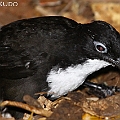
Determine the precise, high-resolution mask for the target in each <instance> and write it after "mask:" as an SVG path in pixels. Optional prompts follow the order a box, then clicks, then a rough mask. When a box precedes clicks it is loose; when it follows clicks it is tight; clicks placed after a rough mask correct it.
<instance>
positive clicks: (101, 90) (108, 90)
mask: <svg viewBox="0 0 120 120" xmlns="http://www.w3.org/2000/svg"><path fill="white" fill-rule="evenodd" d="M83 85H84V86H85V87H88V88H90V90H89V92H90V93H92V94H94V95H95V96H97V97H99V98H105V97H108V96H111V95H113V94H115V92H120V87H117V86H107V85H105V84H96V83H92V82H90V81H85V83H84V84H83Z"/></svg>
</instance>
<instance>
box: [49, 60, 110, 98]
mask: <svg viewBox="0 0 120 120" xmlns="http://www.w3.org/2000/svg"><path fill="white" fill-rule="evenodd" d="M108 65H110V63H108V62H105V61H103V60H97V59H93V60H92V59H88V60H86V61H85V62H84V63H83V64H78V65H75V66H70V67H67V68H66V69H64V70H63V69H62V68H59V69H58V70H55V69H52V70H51V71H50V73H49V74H48V77H47V82H48V86H49V87H50V90H49V91H48V94H51V95H52V96H51V97H53V98H58V97H60V96H62V95H65V94H67V93H68V92H69V91H72V90H74V89H76V88H77V87H79V86H80V85H82V84H83V82H84V81H85V79H86V78H87V76H88V75H90V74H91V73H93V72H95V71H97V70H99V69H101V68H103V67H106V66H108Z"/></svg>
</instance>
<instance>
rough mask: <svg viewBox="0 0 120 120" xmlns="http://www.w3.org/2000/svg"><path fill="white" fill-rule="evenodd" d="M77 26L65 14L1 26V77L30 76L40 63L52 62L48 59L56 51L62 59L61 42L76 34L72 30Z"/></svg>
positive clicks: (63, 45) (62, 45)
mask: <svg viewBox="0 0 120 120" xmlns="http://www.w3.org/2000/svg"><path fill="white" fill-rule="evenodd" d="M77 25H78V24H77V23H76V22H75V21H73V20H70V19H67V18H64V17H41V18H33V19H26V20H19V21H16V22H13V23H10V24H8V25H5V26H3V27H2V28H1V30H0V72H1V75H0V77H3V78H6V77H7V78H15V79H16V78H22V77H27V76H30V75H32V74H34V72H35V70H36V69H37V67H39V66H40V65H41V64H43V63H44V64H45V63H46V62H47V61H49V62H55V59H53V58H51V56H52V55H53V56H54V55H55V51H56V53H57V54H56V55H58V56H60V57H62V58H65V57H64V56H65V55H63V54H66V53H65V52H67V50H66V51H65V50H64V49H66V48H65V44H64V43H66V41H68V43H69V40H70V39H73V38H74V37H75V35H73V34H74V33H75V32H73V31H74V29H76V26H77ZM69 36H70V37H69ZM66 37H67V38H66ZM62 51H64V52H62ZM56 55H55V56H56ZM69 56H70V55H69ZM59 60H60V59H59ZM62 60H63V59H62ZM50 64H51V65H53V64H54V63H50ZM48 66H49V65H48Z"/></svg>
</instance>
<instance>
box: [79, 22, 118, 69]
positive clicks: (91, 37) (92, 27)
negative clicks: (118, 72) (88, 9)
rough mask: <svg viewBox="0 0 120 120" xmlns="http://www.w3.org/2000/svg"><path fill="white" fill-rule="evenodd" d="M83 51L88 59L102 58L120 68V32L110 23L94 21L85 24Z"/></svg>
mask: <svg viewBox="0 0 120 120" xmlns="http://www.w3.org/2000/svg"><path fill="white" fill-rule="evenodd" d="M80 26H83V27H82V29H81V33H82V34H83V39H82V42H81V43H82V45H81V48H82V51H83V54H84V57H85V58H86V59H100V60H104V61H106V62H109V63H110V64H112V65H113V66H116V67H118V68H120V33H119V32H117V31H116V30H115V28H114V27H112V26H111V25H110V24H108V23H106V22H103V21H94V22H92V23H89V24H83V25H81V24H80Z"/></svg>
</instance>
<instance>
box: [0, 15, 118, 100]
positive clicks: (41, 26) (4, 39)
mask: <svg viewBox="0 0 120 120" xmlns="http://www.w3.org/2000/svg"><path fill="white" fill-rule="evenodd" d="M96 41H97V42H96ZM119 58H120V34H119V33H118V32H117V31H116V30H115V29H114V28H113V27H112V26H111V25H110V24H108V23H106V22H104V21H94V22H92V23H88V24H79V23H77V22H75V21H73V20H71V19H68V18H65V17H61V16H49V17H38V18H31V19H23V20H19V21H15V22H12V23H10V24H8V25H5V26H3V27H1V29H0V92H1V94H0V99H1V100H17V101H22V97H23V96H24V95H25V94H29V95H31V96H33V97H37V96H34V93H37V92H41V91H48V90H49V89H50V86H48V82H47V81H46V79H47V77H48V75H49V72H50V71H51V69H53V68H54V69H55V70H56V71H57V70H58V69H59V68H62V70H66V68H68V67H69V66H76V65H78V64H80V65H84V64H85V63H86V61H87V60H89V59H91V60H94V59H97V60H103V61H105V62H108V63H110V65H114V66H117V67H119V68H120V59H119ZM88 69H90V68H88ZM86 76H87V75H86ZM73 81H75V80H73ZM82 82H84V80H82ZM81 84H82V83H81ZM64 87H66V86H65V85H64ZM63 89H64V88H63ZM68 91H71V90H68ZM57 97H58V96H57Z"/></svg>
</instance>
